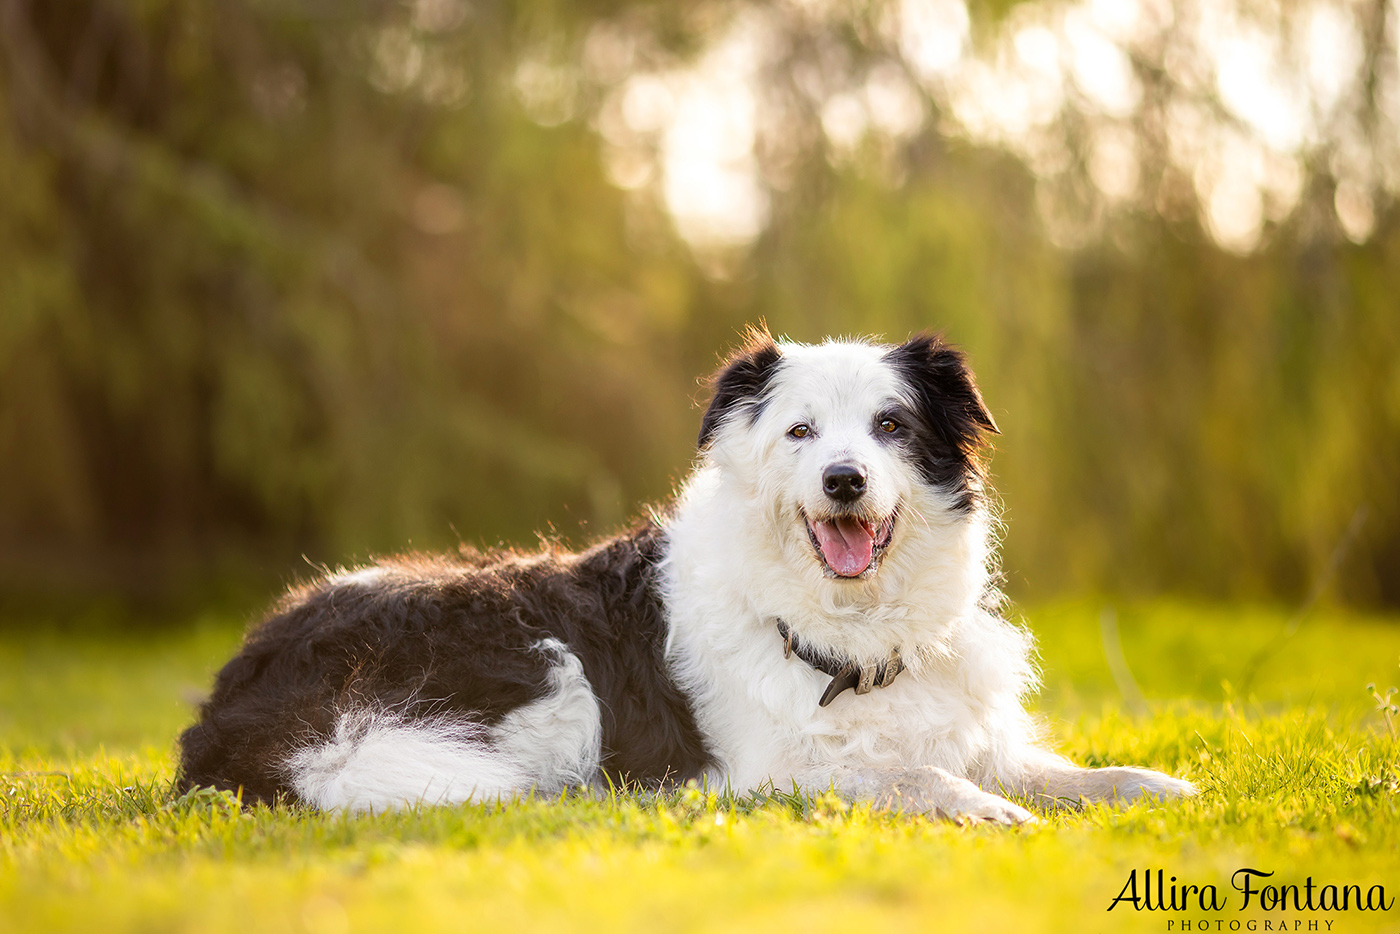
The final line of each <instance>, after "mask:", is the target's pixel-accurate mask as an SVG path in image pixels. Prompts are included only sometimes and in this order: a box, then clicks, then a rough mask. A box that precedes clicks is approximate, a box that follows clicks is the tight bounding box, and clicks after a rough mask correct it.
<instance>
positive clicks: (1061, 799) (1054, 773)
mask: <svg viewBox="0 0 1400 934" xmlns="http://www.w3.org/2000/svg"><path fill="white" fill-rule="evenodd" d="M981 784H982V786H983V787H984V788H989V789H996V790H998V791H1001V792H1003V793H1006V794H1014V795H1017V796H1019V797H1024V798H1029V799H1030V800H1032V801H1034V802H1035V803H1036V804H1039V805H1042V806H1045V807H1065V806H1068V807H1073V806H1076V805H1078V804H1079V803H1080V802H1081V801H1086V800H1087V801H1111V802H1119V803H1127V802H1132V801H1136V800H1138V799H1139V798H1156V799H1158V800H1166V799H1169V798H1178V797H1185V796H1190V795H1194V794H1195V793H1196V786H1194V785H1192V784H1191V783H1190V782H1186V781H1182V780H1181V779H1179V778H1172V777H1171V776H1170V775H1164V774H1163V773H1161V772H1154V771H1152V770H1151V769H1138V768H1131V767H1128V766H1118V767H1110V768H1101V769H1084V768H1080V767H1079V766H1077V765H1075V764H1074V763H1072V762H1070V761H1069V760H1068V759H1066V758H1064V757H1063V756H1057V755H1055V754H1054V753H1052V752H1048V751H1046V750H1044V749H1036V748H1034V747H1029V748H1023V749H1020V750H1018V751H1017V752H1016V753H1014V754H1011V755H1007V756H1005V757H1004V759H1003V761H1002V762H1000V763H998V764H997V766H996V767H995V769H994V770H993V771H992V774H990V775H989V776H987V778H986V779H985V780H984V781H983V782H982V783H981Z"/></svg>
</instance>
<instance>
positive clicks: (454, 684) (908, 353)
mask: <svg viewBox="0 0 1400 934" xmlns="http://www.w3.org/2000/svg"><path fill="white" fill-rule="evenodd" d="M996 430H997V429H996V425H995V423H994V422H993V420H992V417H991V415H990V413H989V412H988V411H987V409H986V407H985V405H984V404H983V402H982V397H981V395H980V393H979V392H978V389H977V386H976V384H975V382H974V380H973V377H972V373H971V372H970V371H969V369H968V368H967V366H966V364H965V362H964V360H963V358H962V356H961V355H960V354H959V353H957V352H956V351H954V350H952V349H950V348H949V347H947V346H945V345H944V344H943V343H942V342H941V341H940V340H938V339H937V338H934V337H929V336H921V337H916V338H914V339H913V340H911V341H909V342H908V343H905V344H903V345H900V346H880V345H876V344H872V343H867V342H859V341H831V342H828V343H824V344H821V345H819V346H806V345H799V344H790V343H786V342H783V343H778V342H775V341H774V340H773V339H772V338H771V337H769V336H768V335H767V334H766V333H761V332H756V333H755V334H753V335H752V337H751V339H750V341H749V343H748V345H747V346H745V347H744V348H743V349H741V350H740V351H738V352H737V353H735V354H734V355H733V356H732V357H731V358H730V359H729V360H728V362H727V363H726V364H725V365H724V367H723V368H722V369H721V370H720V371H719V372H718V373H717V374H716V375H715V377H714V379H713V398H712V401H711V402H710V405H709V408H708V410H707V411H706V412H705V415H704V419H703V421H702V423H701V427H700V456H699V462H698V465H697V467H696V469H695V471H694V473H693V474H691V476H690V477H689V479H688V480H687V481H686V482H685V484H684V486H683V488H682V489H681V491H680V494H679V496H678V497H677V500H676V502H675V503H674V504H673V505H672V506H671V507H670V508H669V509H667V510H666V511H664V512H663V513H662V514H660V515H659V516H658V517H656V518H654V519H652V520H651V521H648V522H645V523H643V524H642V525H640V526H638V527H637V528H635V529H634V530H633V531H631V532H628V533H626V534H624V535H620V536H617V537H615V538H611V539H607V540H605V541H602V542H600V543H598V544H596V545H594V546H593V547H592V548H590V549H588V550H587V551H584V552H582V553H581V554H570V553H564V552H561V551H556V550H553V549H546V550H544V551H543V552H540V553H534V554H520V553H515V552H502V553H491V554H479V553H475V552H471V553H466V554H464V555H463V556H461V557H455V558H442V557H424V556H409V557H403V558H395V559H390V560H385V561H380V562H378V563H376V564H374V565H372V566H370V567H366V568H361V569H359V570H355V571H350V572H342V573H337V574H333V575H330V576H328V577H326V578H325V579H323V580H319V581H317V582H315V583H313V584H310V585H308V586H305V587H302V588H300V589H297V590H295V591H293V592H292V593H290V594H288V595H287V597H286V598H285V599H284V601H283V603H282V604H281V605H280V606H279V607H278V608H277V610H276V612H275V615H273V616H272V618H270V619H269V620H267V621H266V622H265V623H263V624H262V626H261V627H259V628H257V629H255V630H254V631H253V632H252V633H251V634H250V635H249V637H248V639H247V642H246V644H245V645H244V646H243V649H242V651H240V652H239V654H238V655H237V656H236V657H235V658H234V659H233V660H232V661H230V662H229V663H228V664H227V665H226V666H225V667H224V669H223V670H222V671H221V672H220V673H219V676H218V681H217V683H216V685H215V687H214V693H213V696H212V697H211V698H210V699H209V701H208V702H207V703H205V704H204V706H203V708H202V710H201V711H200V718H199V721H198V722H197V723H195V724H194V725H193V726H191V727H190V728H189V729H188V730H186V731H185V733H184V735H183V736H182V737H181V740H180V741H181V746H182V753H183V757H182V764H181V782H182V785H183V787H184V788H187V789H188V788H193V787H199V786H214V787H216V788H225V789H241V790H242V795H243V799H244V800H245V801H251V800H256V801H269V802H270V801H275V800H278V799H282V800H287V801H293V802H302V803H305V804H308V805H312V806H315V807H318V808H345V809H350V810H374V811H379V810H384V809H390V808H397V807H403V806H407V805H413V804H416V803H423V804H439V803H452V802H461V801H468V800H472V801H478V800H483V799H496V798H500V797H509V796H511V795H516V794H522V793H528V792H529V791H531V790H536V791H539V792H543V793H554V792H558V791H560V790H563V789H566V788H569V787H576V786H598V785H600V784H606V783H607V782H608V781H609V780H611V781H613V782H624V783H639V784H642V785H647V786H657V785H662V784H666V783H669V782H675V781H681V780H685V779H689V778H701V779H705V780H707V781H708V783H709V787H711V788H715V789H719V788H725V787H727V788H729V789H732V790H734V791H739V792H742V791H747V790H751V789H757V788H761V787H765V786H768V785H769V783H771V784H772V785H773V786H775V787H777V788H778V789H790V788H792V787H793V786H794V785H796V786H797V787H800V788H803V789H809V790H812V791H825V790H828V789H830V788H832V787H834V788H835V789H836V790H837V791H839V792H840V793H841V794H843V795H845V796H847V797H850V798H852V799H869V800H873V801H875V802H876V803H877V804H880V805H883V806H890V807H897V808H900V809H903V810H907V811H916V812H923V813H929V814H935V813H936V814H941V815H944V816H946V817H951V818H954V819H985V820H992V821H1000V822H1003V823H1019V822H1022V821H1026V820H1030V819H1032V816H1031V813H1030V812H1029V811H1027V810H1026V809H1025V808H1023V807H1021V806H1020V805H1018V804H1015V803H1013V802H1011V801H1009V800H1007V798H1005V797H1003V796H1002V795H1003V794H1007V795H1012V796H1018V797H1021V798H1023V799H1029V800H1031V801H1035V802H1039V803H1043V804H1047V805H1051V804H1054V803H1057V802H1061V801H1071V802H1077V801H1079V800H1080V799H1081V798H1087V799H1091V800H1111V799H1118V800H1132V799H1134V798H1137V797H1140V796H1143V795H1151V796H1156V797H1170V796H1175V795H1183V794H1191V793H1193V791H1194V789H1193V788H1192V786H1191V785H1190V784H1188V783H1186V782H1184V781H1180V780H1177V779H1174V778H1171V777H1169V776H1167V775H1163V774H1161V773H1159V772H1152V771H1147V770H1144V769H1136V768H1102V769H1082V768H1078V767H1076V766H1074V765H1073V764H1071V763H1070V762H1069V761H1067V760H1066V759H1064V758H1062V757H1060V756H1058V755H1055V754H1053V753H1051V752H1049V751H1047V750H1046V749H1045V748H1044V747H1043V746H1041V745H1040V744H1039V742H1038V741H1037V736H1036V730H1035V726H1034V724H1033V721H1032V718H1031V717H1030V716H1029V715H1028V714H1027V712H1026V710H1025V708H1024V706H1023V699H1024V698H1025V696H1026V694H1027V693H1028V692H1029V691H1030V690H1031V689H1032V688H1033V686H1034V684H1035V680H1036V678H1035V671H1034V669H1033V666H1032V662H1031V658H1030V655H1031V639H1030V637H1029V636H1028V635H1027V634H1026V633H1025V632H1024V631H1022V630H1021V629H1019V628H1017V627H1015V626H1013V625H1011V624H1009V623H1007V622H1006V621H1005V620H1003V619H1001V618H999V616H998V615H997V604H998V600H999V595H998V593H997V591H996V589H995V587H994V586H993V584H992V578H993V575H992V567H993V563H994V561H995V556H994V554H993V551H992V547H993V546H992V542H991V535H990V530H989V526H990V518H989V509H988V505H987V502H986V497H987V489H986V478H985V475H984V472H983V468H982V465H981V462H980V461H979V457H978V455H979V450H980V449H981V447H982V445H983V442H984V436H985V434H986V433H988V432H994V431H996Z"/></svg>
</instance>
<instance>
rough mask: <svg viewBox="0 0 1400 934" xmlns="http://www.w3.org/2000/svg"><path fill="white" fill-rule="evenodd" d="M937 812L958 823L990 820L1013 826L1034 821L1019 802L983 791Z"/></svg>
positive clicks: (1033, 816) (1032, 816) (1033, 817)
mask: <svg viewBox="0 0 1400 934" xmlns="http://www.w3.org/2000/svg"><path fill="white" fill-rule="evenodd" d="M938 813H939V814H940V815H942V816H943V817H946V818H948V819H949V820H952V821H956V822H957V823H959V824H962V823H967V822H968V821H990V822H992V823H995V824H1006V825H1007V826H1008V827H1014V826H1015V825H1017V824H1034V823H1035V822H1036V817H1035V815H1034V814H1032V813H1031V812H1030V811H1027V810H1026V809H1025V808H1023V807H1021V806H1020V805H1019V804H1015V803H1014V802H1011V801H1008V800H1006V799H1005V798H999V797H997V796H996V795H993V794H988V793H987V792H985V791H983V792H980V793H979V795H978V797H976V798H975V799H971V800H967V801H963V800H959V801H957V802H955V803H954V804H952V805H951V806H949V807H940V808H939V809H938Z"/></svg>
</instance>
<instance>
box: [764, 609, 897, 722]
mask: <svg viewBox="0 0 1400 934" xmlns="http://www.w3.org/2000/svg"><path fill="white" fill-rule="evenodd" d="M778 635H780V636H782V637H783V658H791V657H792V656H794V655H796V656H797V657H798V658H800V659H802V660H803V661H804V662H806V663H807V664H808V665H811V666H812V667H813V668H815V669H817V671H820V672H821V673H822V674H825V675H830V676H831V683H830V684H828V685H827V686H826V690H825V691H823V692H822V696H821V700H819V701H817V706H818V707H825V706H826V705H827V704H830V703H831V702H832V701H833V700H835V699H836V697H837V696H838V695H839V694H840V693H841V692H842V691H845V690H846V689H847V688H855V689H856V693H857V694H869V693H870V691H871V689H872V688H885V687H889V686H890V685H891V684H893V683H894V679H895V678H897V677H898V676H899V673H900V672H901V671H903V670H904V660H903V659H902V658H900V657H899V651H898V650H896V649H891V650H890V656H889V658H887V659H885V660H884V661H882V662H880V663H878V664H875V665H857V664H856V663H855V662H854V661H852V660H851V659H849V658H846V659H842V658H836V657H834V656H831V655H828V654H827V653H826V652H822V651H818V650H817V649H814V648H812V647H811V646H810V645H805V644H804V643H803V642H802V640H801V639H799V638H797V633H795V632H793V631H792V627H791V626H789V625H788V624H787V623H785V622H783V621H782V620H781V619H779V620H778Z"/></svg>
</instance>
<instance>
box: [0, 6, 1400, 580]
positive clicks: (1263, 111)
mask: <svg viewBox="0 0 1400 934" xmlns="http://www.w3.org/2000/svg"><path fill="white" fill-rule="evenodd" d="M1397 36H1400V3H1397V2H1396V0H1359V2H1350V0H1276V2H1274V0H1271V2H1263V0H1080V2H1061V0H1027V2H1021V3H1014V2H1008V0H974V2H969V3H964V2H963V0H870V2H851V3H842V2H836V0H786V2H778V3H752V2H741V0H736V2H702V3H644V2H635V3H631V2H621V0H619V2H612V0H583V2H572V3H570V2H563V0H553V2H551V0H514V2H512V0H412V2H388V0H384V2H371V0H242V2H238V0H64V2H48V0H0V594H3V595H4V597H5V599H7V600H18V601H31V600H39V601H47V602H50V603H52V602H54V601H59V602H61V601H64V600H86V599H88V598H89V597H91V596H92V595H100V594H106V595H117V597H118V598H119V599H122V600H128V599H131V600H137V601H155V602H160V601H163V600H168V599H173V597H172V595H179V594H186V595H187V594H190V593H208V592H210V589H211V588H213V589H215V590H218V589H219V588H230V587H232V588H234V589H235V590H236V589H237V588H238V587H246V588H248V590H247V591H246V592H252V593H256V594H257V595H258V596H257V599H259V600H261V599H264V598H265V597H266V595H267V593H268V592H269V591H268V590H267V589H266V588H267V587H268V586H269V585H270V584H275V583H276V582H277V581H279V580H288V579H290V578H292V577H294V576H297V575H305V574H309V573H311V567H310V566H321V565H329V566H335V565H338V564H349V563H351V562H353V561H355V560H358V559H363V558H366V557H368V556H370V555H372V554H374V553H379V552H384V551H390V550H395V549H400V548H404V547H409V546H412V547H419V548H451V547H454V546H455V545H456V544H457V543H458V542H467V543H470V544H477V545H491V544H495V543H497V542H503V541H504V542H514V543H522V544H527V545H528V544H530V543H532V542H533V541H534V535H535V531H536V530H538V529H544V530H553V531H552V533H551V534H554V535H557V536H559V537H562V538H563V539H565V540H567V541H571V542H574V543H581V542H583V541H586V540H587V539H588V538H589V537H590V536H593V535H597V534H601V533H603V532H606V531H608V530H610V529H612V528H614V527H616V526H617V525H618V524H620V523H622V522H624V521H626V520H627V519H628V517H629V516H631V515H634V514H636V513H637V512H638V511H639V510H640V509H641V508H642V504H644V503H646V502H649V501H658V500H661V499H663V498H664V497H666V496H667V495H668V493H669V491H670V490H671V489H672V487H673V485H674V484H675V483H676V481H677V479H678V478H679V477H681V476H683V474H684V472H685V471H686V469H687V468H688V465H689V462H690V460H691V458H692V456H693V451H694V448H693V444H694V437H695V434H696V429H697V426H698V422H699V416H700V411H699V409H698V408H697V401H698V400H699V399H701V398H702V396H703V392H702V388H701V385H700V383H699V381H698V378H699V377H700V376H702V375H703V374H704V373H706V372H708V371H709V370H711V369H712V368H713V367H714V365H715V363H716V362H717V360H718V357H719V355H720V354H721V353H722V352H723V351H724V350H725V348H727V347H728V346H731V345H732V344H733V343H734V342H735V341H736V339H737V335H738V332H739V330H740V329H741V328H742V327H743V326H744V325H745V324H747V323H749V322H755V321H759V320H766V321H767V323H768V325H769V326H770V327H771V328H772V330H773V331H774V332H775V333H783V334H787V335H789V336H791V337H793V338H796V339H799V340H814V339H819V338H821V337H822V336H824V335H828V334H873V335H878V336H881V337H884V338H887V339H890V340H900V339H903V338H904V337H905V336H907V335H908V334H909V333H910V332H914V331H918V330H922V329H928V328H932V329H936V330H942V331H944V332H945V333H946V335H947V337H948V338H949V339H950V340H951V341H953V342H954V343H956V344H959V345H960V346H962V347H963V348H964V349H965V350H966V351H967V352H968V354H969V355H970V357H971V359H972V361H973V364H974V366H975V368H976V370H977V372H978V374H979V376H980V379H981V383H982V386H983V389H984V392H985V395H986V397H987V399H988V401H989V404H990V406H991V408H992V410H993V412H994V413H995V415H996V418H997V419H998V421H999V423H1000V425H1001V427H1002V430H1003V432H1004V433H1003V434H1002V435H1001V436H1000V437H999V438H998V439H997V452H996V454H995V458H994V460H993V464H992V468H993V473H994V476H995V481H996V483H997V486H998V488H999V490H1000V493H1001V496H1002V500H1003V518H1004V520H1005V525H1004V534H1003V538H1004V556H1005V565H1006V572H1007V587H1008V589H1009V591H1010V592H1011V594H1012V595H1013V596H1014V597H1017V598H1020V599H1023V600H1037V601H1039V600H1049V599H1053V598H1057V597H1063V596H1072V595H1076V594H1086V593H1092V594H1110V595H1112V594H1121V595H1123V596H1125V597H1129V598H1132V597H1136V596H1150V595H1161V594H1171V595H1177V596H1185V597H1189V598H1207V599H1231V600H1245V601H1264V602H1274V603H1279V604H1289V605H1296V604H1298V603H1299V602H1301V601H1305V600H1307V599H1308V598H1309V596H1308V595H1309V594H1310V593H1312V594H1316V593H1322V592H1324V591H1325V596H1326V599H1328V600H1333V601H1339V602H1342V603H1346V604H1351V605H1355V606H1362V607H1389V608H1395V607H1400V223H1397V211H1396V195H1397V193H1400V58H1397V46H1400V42H1397Z"/></svg>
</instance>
